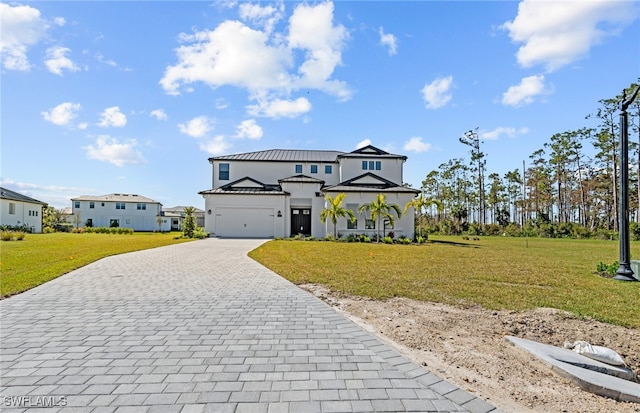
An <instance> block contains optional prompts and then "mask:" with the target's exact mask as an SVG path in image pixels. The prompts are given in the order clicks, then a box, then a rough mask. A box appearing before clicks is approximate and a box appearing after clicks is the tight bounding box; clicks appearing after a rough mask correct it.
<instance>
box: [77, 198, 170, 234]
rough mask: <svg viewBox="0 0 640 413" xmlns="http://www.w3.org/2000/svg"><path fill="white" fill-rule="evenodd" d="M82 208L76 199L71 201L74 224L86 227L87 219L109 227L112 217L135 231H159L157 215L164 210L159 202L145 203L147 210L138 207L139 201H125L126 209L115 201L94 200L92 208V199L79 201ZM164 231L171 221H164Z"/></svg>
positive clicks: (94, 224)
mask: <svg viewBox="0 0 640 413" xmlns="http://www.w3.org/2000/svg"><path fill="white" fill-rule="evenodd" d="M77 202H79V203H80V208H76V201H71V204H72V212H73V216H72V218H71V220H72V222H73V224H74V225H77V226H80V227H84V226H85V224H86V222H87V220H88V219H91V220H92V221H93V227H94V228H96V227H109V226H110V224H111V220H112V219H117V220H118V221H119V227H120V228H131V229H133V230H134V231H157V230H158V222H157V217H158V215H160V213H161V211H162V205H161V204H159V203H144V204H145V205H146V209H145V210H139V209H137V204H138V203H137V202H125V209H116V202H114V201H93V204H94V207H93V208H90V201H77ZM161 228H162V231H167V230H169V229H170V228H171V226H170V222H169V223H163V225H162V226H161Z"/></svg>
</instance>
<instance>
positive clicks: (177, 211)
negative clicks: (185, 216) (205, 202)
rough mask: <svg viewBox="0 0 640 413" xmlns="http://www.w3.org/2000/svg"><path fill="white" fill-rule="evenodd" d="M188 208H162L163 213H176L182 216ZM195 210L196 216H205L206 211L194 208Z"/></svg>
mask: <svg viewBox="0 0 640 413" xmlns="http://www.w3.org/2000/svg"><path fill="white" fill-rule="evenodd" d="M185 208H187V207H186V206H174V207H171V208H162V212H169V213H176V214H182V213H184V209H185ZM192 208H193V212H194V213H196V214H204V211H203V210H201V209H199V208H196V207H192Z"/></svg>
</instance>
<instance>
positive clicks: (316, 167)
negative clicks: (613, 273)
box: [311, 165, 318, 174]
mask: <svg viewBox="0 0 640 413" xmlns="http://www.w3.org/2000/svg"><path fill="white" fill-rule="evenodd" d="M311 173H312V174H317V173H318V165H311Z"/></svg>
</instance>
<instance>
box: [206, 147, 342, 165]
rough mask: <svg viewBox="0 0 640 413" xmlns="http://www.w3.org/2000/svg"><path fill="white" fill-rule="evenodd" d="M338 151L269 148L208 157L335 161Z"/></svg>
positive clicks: (225, 159)
mask: <svg viewBox="0 0 640 413" xmlns="http://www.w3.org/2000/svg"><path fill="white" fill-rule="evenodd" d="M343 153H344V152H339V151H315V150H298V149H270V150H266V151H257V152H247V153H238V154H235V155H223V156H216V157H213V158H209V162H213V161H269V162H337V159H338V155H342V154H343Z"/></svg>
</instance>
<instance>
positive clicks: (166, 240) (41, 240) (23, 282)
mask: <svg viewBox="0 0 640 413" xmlns="http://www.w3.org/2000/svg"><path fill="white" fill-rule="evenodd" d="M180 235H181V234H179V233H172V234H171V233H163V234H160V233H134V234H132V235H115V234H114V235H109V234H69V233H55V234H27V236H26V237H25V239H24V240H22V241H3V242H1V243H0V274H1V277H0V293H1V294H2V297H7V296H10V295H13V294H18V293H20V292H23V291H26V290H28V289H30V288H33V287H36V286H38V285H40V284H43V283H45V282H47V281H49V280H52V279H54V278H56V277H59V276H60V275H63V274H66V273H68V272H69V271H72V270H75V269H76V268H80V267H82V266H83V265H87V264H89V263H91V262H93V261H97V260H99V259H100V258H103V257H106V256H109V255H115V254H122V253H125V252H131V251H139V250H144V249H149V248H155V247H161V246H164V245H171V244H177V243H181V242H188V241H191V240H190V239H175V238H176V237H178V236H180Z"/></svg>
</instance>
